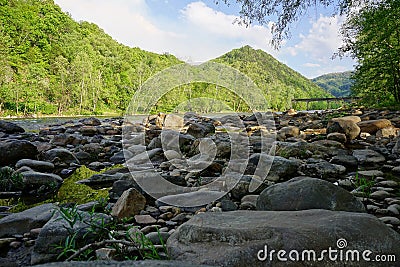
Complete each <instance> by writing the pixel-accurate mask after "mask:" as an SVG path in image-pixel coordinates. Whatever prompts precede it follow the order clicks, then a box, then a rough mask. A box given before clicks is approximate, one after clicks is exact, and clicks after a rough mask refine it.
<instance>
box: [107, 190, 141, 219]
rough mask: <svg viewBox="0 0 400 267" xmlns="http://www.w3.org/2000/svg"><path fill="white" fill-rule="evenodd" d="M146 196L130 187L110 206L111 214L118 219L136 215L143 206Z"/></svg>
mask: <svg viewBox="0 0 400 267" xmlns="http://www.w3.org/2000/svg"><path fill="white" fill-rule="evenodd" d="M145 205H146V198H145V197H144V196H143V195H142V194H140V193H139V191H137V190H136V189H135V188H130V189H128V190H126V191H124V193H123V194H122V196H121V197H120V198H119V199H118V201H117V203H115V205H114V206H113V208H112V211H111V215H112V216H114V217H117V218H119V219H122V218H129V217H132V216H134V215H137V214H139V213H140V211H142V210H143V209H144V208H145Z"/></svg>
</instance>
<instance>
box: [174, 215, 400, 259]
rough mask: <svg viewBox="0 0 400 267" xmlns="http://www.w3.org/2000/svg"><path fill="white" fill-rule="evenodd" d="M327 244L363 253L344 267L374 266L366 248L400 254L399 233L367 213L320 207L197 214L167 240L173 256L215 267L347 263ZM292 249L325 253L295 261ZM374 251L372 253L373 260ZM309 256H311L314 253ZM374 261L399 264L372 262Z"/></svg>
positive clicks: (343, 249) (345, 250) (316, 253)
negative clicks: (366, 258)
mask: <svg viewBox="0 0 400 267" xmlns="http://www.w3.org/2000/svg"><path fill="white" fill-rule="evenodd" d="M346 245H347V246H346ZM329 248H331V250H339V251H343V252H344V253H346V252H347V251H350V252H351V251H354V250H357V251H358V252H359V256H360V258H361V260H360V261H356V260H354V261H346V263H345V264H346V266H361V267H362V266H371V262H366V261H363V260H362V253H363V252H364V251H366V250H369V251H372V253H373V255H378V254H385V255H389V254H394V255H396V256H398V255H400V235H399V234H398V233H396V232H395V231H394V230H393V229H391V228H389V227H387V226H386V225H385V224H384V223H382V222H381V221H379V220H378V219H377V218H376V217H375V216H373V215H370V214H366V213H355V212H345V211H329V210H318V209H316V210H302V211H232V212H222V213H213V212H206V213H200V214H197V215H195V216H194V217H193V218H192V219H190V220H189V221H188V222H186V223H184V224H183V225H181V226H180V227H179V228H178V229H177V231H175V233H173V234H172V235H171V236H170V238H169V239H168V241H167V249H168V251H169V255H170V256H171V258H172V259H174V260H187V261H191V262H193V263H194V264H210V265H215V266H300V265H301V266H327V267H329V266H343V264H344V262H343V261H339V260H337V261H334V260H330V259H329V257H328V256H327V251H326V250H329ZM265 250H267V251H265ZM272 250H274V252H275V254H274V257H273V260H272V261H271V260H270V258H269V257H268V256H269V253H271V252H272ZM280 250H283V251H284V253H285V254H283V255H282V252H281V253H280V255H281V257H285V258H287V259H288V261H279V260H278V259H277V253H278V251H280ZM291 250H296V251H297V252H299V254H298V255H299V256H300V257H301V255H302V253H303V251H305V250H306V252H308V251H310V250H313V251H315V255H316V256H315V258H318V257H319V256H320V255H321V254H322V251H323V250H325V251H324V255H325V257H324V258H323V259H322V260H320V261H319V262H318V263H316V260H314V261H312V260H310V261H307V260H305V261H301V262H300V261H291V260H290V259H289V258H288V255H292V257H293V256H296V254H294V253H290V254H289V252H290V251H291ZM306 255H308V254H306ZM334 255H338V251H336V253H334ZM373 255H372V254H368V256H369V257H370V258H371V259H372V258H373ZM264 256H266V257H265V260H263V258H264ZM259 257H260V259H261V260H260V259H259ZM306 257H307V256H306ZM310 257H311V259H313V254H310ZM306 259H307V258H306ZM374 266H395V264H394V265H388V264H387V263H383V264H382V265H379V264H377V263H376V262H374Z"/></svg>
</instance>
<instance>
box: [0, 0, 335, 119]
mask: <svg viewBox="0 0 400 267" xmlns="http://www.w3.org/2000/svg"><path fill="white" fill-rule="evenodd" d="M215 61H216V62H220V63H223V64H227V65H229V66H232V67H234V68H237V69H239V70H240V71H242V72H243V73H245V74H247V75H248V76H249V77H250V78H252V79H253V80H254V82H255V83H256V84H257V85H258V86H259V87H260V88H261V89H262V90H263V92H264V94H265V96H266V98H267V100H268V103H270V107H271V108H273V109H275V110H283V109H287V108H289V107H290V100H291V98H306V97H323V96H329V94H328V93H326V92H324V91H323V90H321V89H320V88H319V87H318V86H316V85H315V84H313V83H312V82H311V81H309V80H308V79H306V78H305V77H303V76H301V75H300V74H299V73H297V72H295V71H293V70H292V69H290V68H289V67H287V66H286V65H284V64H282V63H280V62H279V61H277V60H276V59H274V58H273V57H272V56H270V55H269V54H267V53H265V52H263V51H262V50H254V49H252V48H251V47H249V46H245V47H243V48H240V49H235V50H233V51H231V52H229V53H227V54H225V55H223V56H221V57H219V58H217V59H215ZM179 63H181V61H180V60H178V59H177V58H176V57H175V56H173V55H169V54H163V55H159V54H155V53H151V52H147V51H144V50H141V49H140V48H130V47H128V46H125V45H122V44H120V43H118V42H117V41H115V40H113V39H112V37H110V36H109V35H107V34H106V33H105V32H104V31H103V30H102V29H100V28H99V27H98V26H97V25H95V24H92V23H88V22H79V23H78V22H76V21H74V20H73V19H72V18H71V17H70V16H69V15H68V14H65V13H63V12H62V11H61V9H60V7H59V6H57V5H55V4H54V2H53V1H52V0H0V116H6V115H10V114H11V115H15V114H17V115H27V114H64V115H65V114H107V113H114V114H115V113H120V114H121V113H123V111H124V110H125V109H126V107H127V105H128V104H129V101H130V100H131V98H132V95H133V94H134V92H135V91H136V90H137V89H138V88H140V87H141V86H142V84H143V83H144V82H145V81H146V79H147V78H148V77H150V76H151V75H152V74H154V73H156V72H158V71H160V70H162V69H165V68H167V67H169V66H172V65H175V64H179ZM181 89H182V88H177V90H175V91H174V92H171V94H168V95H166V96H165V97H164V98H163V99H161V100H160V103H159V105H158V106H157V109H158V110H159V111H171V110H174V109H175V106H176V105H178V104H179V103H181V101H184V100H185V99H187V98H190V97H211V98H212V97H214V95H213V94H214V93H215V91H216V90H215V89H216V88H215V86H214V85H207V84H201V83H199V84H191V85H186V88H185V91H184V92H182V90H181ZM217 89H218V88H217ZM217 91H218V92H219V93H218V98H220V99H221V100H223V101H225V102H227V104H228V106H230V107H231V108H233V109H235V110H242V109H245V108H244V106H243V105H242V103H241V102H240V100H239V99H237V97H236V96H234V95H232V94H230V92H229V91H228V90H225V91H224V90H223V89H221V90H220V89H218V90H217ZM207 110H208V109H205V111H207Z"/></svg>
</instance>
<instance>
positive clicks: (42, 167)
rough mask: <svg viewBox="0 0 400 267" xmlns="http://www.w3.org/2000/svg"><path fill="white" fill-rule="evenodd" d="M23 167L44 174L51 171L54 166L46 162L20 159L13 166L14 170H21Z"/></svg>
mask: <svg viewBox="0 0 400 267" xmlns="http://www.w3.org/2000/svg"><path fill="white" fill-rule="evenodd" d="M23 166H27V167H29V168H31V169H33V170H35V171H39V172H46V171H52V170H53V169H54V164H53V163H51V162H47V161H39V160H33V159H21V160H19V161H18V162H17V164H15V167H16V168H18V169H19V168H21V167H23Z"/></svg>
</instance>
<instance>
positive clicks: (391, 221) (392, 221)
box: [379, 216, 400, 225]
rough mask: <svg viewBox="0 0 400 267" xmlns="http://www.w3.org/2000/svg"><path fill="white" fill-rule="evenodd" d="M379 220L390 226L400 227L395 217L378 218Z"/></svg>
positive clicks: (399, 222)
mask: <svg viewBox="0 0 400 267" xmlns="http://www.w3.org/2000/svg"><path fill="white" fill-rule="evenodd" d="M379 220H381V221H382V222H384V223H389V224H391V225H400V220H399V219H398V218H396V217H391V216H386V217H380V218H379Z"/></svg>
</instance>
